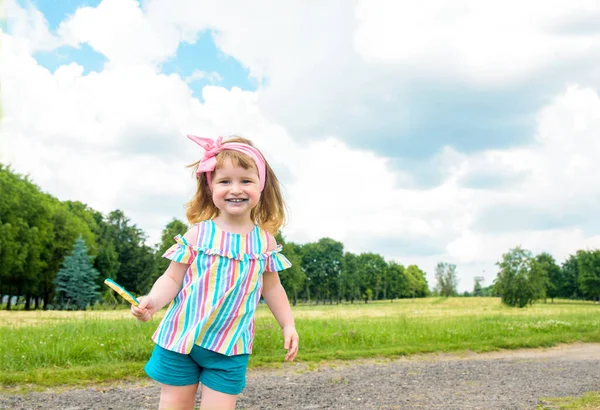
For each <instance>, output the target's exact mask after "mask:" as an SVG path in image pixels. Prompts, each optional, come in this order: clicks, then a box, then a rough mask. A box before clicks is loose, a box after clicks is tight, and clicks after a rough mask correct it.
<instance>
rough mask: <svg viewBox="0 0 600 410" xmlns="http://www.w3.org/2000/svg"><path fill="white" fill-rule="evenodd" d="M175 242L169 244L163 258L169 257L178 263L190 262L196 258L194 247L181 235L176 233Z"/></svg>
mask: <svg viewBox="0 0 600 410" xmlns="http://www.w3.org/2000/svg"><path fill="white" fill-rule="evenodd" d="M174 239H175V244H173V246H171V247H170V248H169V249H167V251H166V252H165V253H164V254H163V258H167V259H170V260H172V261H175V262H179V263H187V264H188V265H189V264H191V263H192V262H193V261H194V259H196V255H197V253H198V252H197V251H196V248H195V247H194V246H192V245H190V243H189V242H188V241H187V240H186V239H185V238H184V237H183V236H181V235H177V236H176V237H175V238H174Z"/></svg>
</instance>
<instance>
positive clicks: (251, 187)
mask: <svg viewBox="0 0 600 410" xmlns="http://www.w3.org/2000/svg"><path fill="white" fill-rule="evenodd" d="M212 178H213V179H212V199H213V203H214V204H215V206H216V207H217V208H219V210H220V211H221V213H223V214H226V215H229V216H235V217H245V216H247V217H248V218H249V217H250V211H252V209H253V208H254V207H255V206H256V205H258V201H259V200H260V180H259V177H258V171H257V170H256V168H255V167H252V168H249V169H244V168H242V167H234V166H233V164H232V163H231V161H230V160H227V161H226V162H225V163H224V164H223V166H222V167H221V168H217V169H216V170H215V171H214V172H213V174H212Z"/></svg>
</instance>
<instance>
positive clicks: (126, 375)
mask: <svg viewBox="0 0 600 410" xmlns="http://www.w3.org/2000/svg"><path fill="white" fill-rule="evenodd" d="M294 313H295V317H296V325H297V328H298V332H299V334H300V353H299V356H298V360H300V361H302V362H306V363H308V364H309V365H311V364H313V363H319V362H321V361H327V360H335V359H342V360H345V359H356V358H365V357H396V356H401V355H410V354H416V353H426V352H461V351H474V352H484V351H493V350H499V349H514V348H520V347H546V346H553V345H556V344H559V343H572V342H576V341H581V342H600V305H595V304H593V303H589V302H575V301H563V300H560V301H555V303H550V301H548V303H543V302H542V303H538V304H536V305H533V306H532V307H528V308H525V309H515V308H508V307H505V306H503V305H502V304H501V303H500V301H499V299H496V298H427V299H415V300H396V301H394V302H391V303H390V302H389V301H387V302H379V303H369V304H354V305H347V304H344V305H318V306H315V305H311V306H297V307H294ZM157 316H158V315H157ZM158 321H159V317H155V318H154V319H153V320H152V321H150V322H148V323H139V322H137V321H136V320H135V319H133V318H132V317H131V316H130V315H129V311H128V310H117V311H90V312H40V311H36V312H23V311H17V312H6V311H2V312H0V332H1V334H2V343H0V358H1V360H0V363H1V364H0V382H1V384H2V388H3V389H5V390H6V389H10V390H14V389H15V388H23V387H26V388H27V389H32V388H33V389H37V388H44V387H54V386H60V385H66V386H75V385H85V384H89V383H94V382H105V381H113V380H124V379H136V378H140V377H145V376H144V372H143V366H144V363H145V361H146V360H147V359H148V357H149V354H150V352H151V350H152V347H153V344H152V341H151V339H150V337H151V335H152V333H153V332H154V330H155V328H156V326H157V324H158ZM256 324H257V334H256V339H255V347H254V353H253V355H252V358H251V362H250V366H253V367H256V366H282V365H284V364H282V359H283V357H284V350H283V341H282V339H281V334H280V331H279V329H278V327H277V324H276V322H275V321H274V319H273V318H272V317H271V315H270V313H269V311H268V309H267V308H266V306H264V305H261V306H259V310H258V313H257V322H256Z"/></svg>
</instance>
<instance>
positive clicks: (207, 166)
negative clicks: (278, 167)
mask: <svg viewBox="0 0 600 410" xmlns="http://www.w3.org/2000/svg"><path fill="white" fill-rule="evenodd" d="M187 137H188V138H189V139H191V140H192V141H194V142H195V143H196V144H198V145H200V146H201V147H202V148H204V157H203V158H202V159H201V160H200V162H199V163H198V167H197V168H196V176H198V175H200V174H201V173H203V172H206V180H207V181H208V187H209V188H210V189H211V190H212V181H211V179H212V178H211V173H212V171H214V170H215V168H216V166H217V158H216V156H217V154H218V153H219V152H221V151H223V150H226V149H229V150H232V151H238V152H241V153H242V154H245V155H247V156H249V157H250V158H252V160H253V161H254V163H255V164H256V168H257V169H258V178H259V180H260V190H261V192H262V190H263V189H264V188H265V175H266V169H267V165H266V163H265V159H264V158H263V156H262V155H261V154H260V152H258V150H257V149H256V148H254V147H252V146H250V145H248V144H242V143H239V142H228V143H226V144H223V137H219V138H217V139H216V140H212V139H210V138H203V137H197V136H195V135H190V134H188V135H187Z"/></svg>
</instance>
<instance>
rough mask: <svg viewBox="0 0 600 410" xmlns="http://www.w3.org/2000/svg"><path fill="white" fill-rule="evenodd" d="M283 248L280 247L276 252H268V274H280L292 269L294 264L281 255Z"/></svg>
mask: <svg viewBox="0 0 600 410" xmlns="http://www.w3.org/2000/svg"><path fill="white" fill-rule="evenodd" d="M281 249H282V246H281V245H279V246H278V247H277V248H276V249H275V250H273V251H271V252H268V254H269V256H268V257H267V268H266V270H267V272H279V271H281V270H285V269H288V268H291V267H292V263H291V262H290V261H289V260H288V258H286V257H285V256H283V254H281Z"/></svg>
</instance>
